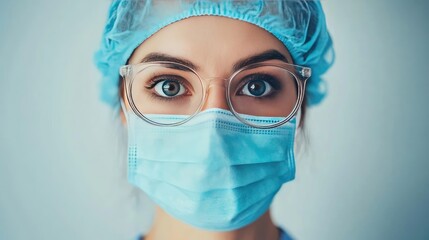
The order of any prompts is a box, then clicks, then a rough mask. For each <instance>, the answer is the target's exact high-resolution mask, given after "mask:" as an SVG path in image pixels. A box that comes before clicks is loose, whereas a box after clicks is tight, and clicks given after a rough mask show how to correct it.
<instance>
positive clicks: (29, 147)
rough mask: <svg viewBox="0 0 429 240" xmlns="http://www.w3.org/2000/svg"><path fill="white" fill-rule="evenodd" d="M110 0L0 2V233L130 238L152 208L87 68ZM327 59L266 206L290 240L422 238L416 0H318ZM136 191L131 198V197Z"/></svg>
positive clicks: (422, 75)
mask: <svg viewBox="0 0 429 240" xmlns="http://www.w3.org/2000/svg"><path fill="white" fill-rule="evenodd" d="M108 3H109V1H107V0H106V1H101V0H99V1H87V0H73V1H71V0H67V1H53V0H41V1H30V0H21V1H11V0H9V1H2V4H1V6H0V31H1V38H0V81H1V85H0V112H1V118H0V239H2V240H3V239H5V240H6V239H13V240H15V239H16V240H18V239H27V238H28V239H30V238H31V239H48V240H50V239H55V240H56V239H112V240H119V239H131V238H132V237H133V236H134V235H135V234H136V233H137V232H138V231H145V230H146V229H147V228H148V227H149V226H150V218H151V215H152V205H151V203H150V202H149V201H148V200H147V199H146V198H145V197H144V195H141V194H139V192H138V191H135V190H133V188H132V187H131V186H129V184H127V182H126V180H125V161H124V160H125V153H124V152H123V151H121V143H123V141H124V135H123V134H121V127H120V125H119V124H118V122H117V119H115V117H114V113H112V112H111V111H110V110H109V109H108V108H107V107H106V106H104V105H102V104H101V103H100V102H99V100H98V88H97V87H98V80H99V74H98V72H97V71H96V70H95V68H94V67H93V64H92V54H93V51H94V50H95V49H96V48H97V45H98V43H99V40H100V34H101V31H102V27H103V24H104V21H105V17H106V13H107V7H108ZM324 7H325V11H326V15H327V21H328V24H329V29H330V31H331V34H332V36H333V39H334V44H335V48H336V52H337V61H336V64H335V66H334V67H333V68H332V70H331V71H330V72H329V73H328V74H327V75H326V79H327V80H328V82H329V91H330V93H329V96H328V98H327V99H326V100H325V101H324V102H323V104H322V105H320V106H318V107H316V108H313V109H311V110H310V112H309V115H308V122H307V123H308V135H309V143H308V144H307V147H306V152H304V153H302V152H301V154H298V159H297V177H296V180H295V181H293V182H291V183H288V184H286V185H284V187H283V188H282V190H281V192H280V193H279V194H278V195H277V198H276V199H275V202H274V204H273V212H274V214H273V215H274V218H275V220H276V222H277V223H278V224H279V225H281V226H283V227H285V228H286V229H287V230H288V231H289V232H290V233H291V234H292V235H293V236H295V237H296V238H297V239H429V230H428V229H429V207H428V203H429V174H428V171H429V158H428V152H427V151H428V149H429V144H428V135H429V128H428V126H427V123H428V116H429V107H428V106H427V105H428V100H429V99H428V95H429V94H428V92H429V81H428V80H429V78H428V72H427V71H428V70H429V64H428V60H427V57H426V56H427V55H428V53H429V49H428V42H429V39H428V36H429V27H428V23H429V18H428V14H427V11H428V9H429V4H428V1H424V0H420V1H419V0H410V1H392V0H376V1H373V0H359V1H351V0H348V1H342V0H335V1H334V0H333V1H324ZM138 196H140V201H138V199H139V197H138Z"/></svg>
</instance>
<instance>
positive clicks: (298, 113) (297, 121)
mask: <svg viewBox="0 0 429 240" xmlns="http://www.w3.org/2000/svg"><path fill="white" fill-rule="evenodd" d="M295 118H296V125H295V126H296V128H295V139H296V136H297V135H298V126H299V123H300V122H301V108H300V109H298V111H297V112H296V114H295Z"/></svg>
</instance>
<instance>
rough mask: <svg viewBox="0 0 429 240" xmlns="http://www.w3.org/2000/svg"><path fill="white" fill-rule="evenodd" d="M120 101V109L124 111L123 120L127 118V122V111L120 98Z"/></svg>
mask: <svg viewBox="0 0 429 240" xmlns="http://www.w3.org/2000/svg"><path fill="white" fill-rule="evenodd" d="M120 102H121V109H122V112H123V113H124V116H125V120H127V122H128V112H127V108H126V107H125V103H124V101H123V100H122V99H121V100H120Z"/></svg>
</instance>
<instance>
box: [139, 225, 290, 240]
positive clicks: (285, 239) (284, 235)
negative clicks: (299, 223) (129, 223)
mask: <svg viewBox="0 0 429 240" xmlns="http://www.w3.org/2000/svg"><path fill="white" fill-rule="evenodd" d="M277 228H278V229H279V230H280V238H279V240H292V238H291V237H290V236H289V234H287V232H286V231H285V230H283V229H282V228H281V227H277ZM136 240H144V236H142V235H139V236H137V237H136Z"/></svg>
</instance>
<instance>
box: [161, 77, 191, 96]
mask: <svg viewBox="0 0 429 240" xmlns="http://www.w3.org/2000/svg"><path fill="white" fill-rule="evenodd" d="M154 89H155V92H156V93H157V94H158V95H160V96H162V97H167V98H172V97H176V96H180V95H183V94H185V93H186V88H185V87H184V86H183V84H181V83H180V82H178V81H176V80H171V79H167V80H161V81H158V82H157V83H156V84H155V86H154Z"/></svg>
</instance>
